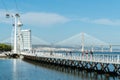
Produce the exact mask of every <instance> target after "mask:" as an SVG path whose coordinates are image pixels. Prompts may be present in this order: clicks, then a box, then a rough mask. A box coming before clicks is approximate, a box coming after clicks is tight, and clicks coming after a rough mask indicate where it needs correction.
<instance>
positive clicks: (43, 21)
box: [22, 12, 70, 26]
mask: <svg viewBox="0 0 120 80" xmlns="http://www.w3.org/2000/svg"><path fill="white" fill-rule="evenodd" d="M22 21H23V24H29V25H35V26H36V25H37V26H39V25H54V24H63V23H66V22H68V21H70V19H68V18H66V17H64V16H62V15H59V14H55V13H45V12H28V13H24V14H22Z"/></svg>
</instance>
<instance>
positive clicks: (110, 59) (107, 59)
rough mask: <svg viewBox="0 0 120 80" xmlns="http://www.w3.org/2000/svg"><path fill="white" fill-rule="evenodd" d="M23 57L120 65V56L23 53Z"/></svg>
mask: <svg viewBox="0 0 120 80" xmlns="http://www.w3.org/2000/svg"><path fill="white" fill-rule="evenodd" d="M21 54H22V55H29V56H36V57H47V58H56V59H65V60H76V61H86V62H98V63H109V64H120V54H79V55H66V54H61V53H52V54H51V53H48V52H44V53H43V52H22V53H21Z"/></svg>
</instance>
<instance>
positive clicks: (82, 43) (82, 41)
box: [81, 32, 84, 52]
mask: <svg viewBox="0 0 120 80" xmlns="http://www.w3.org/2000/svg"><path fill="white" fill-rule="evenodd" d="M81 46H82V49H81V52H83V51H84V33H83V32H82V40H81Z"/></svg>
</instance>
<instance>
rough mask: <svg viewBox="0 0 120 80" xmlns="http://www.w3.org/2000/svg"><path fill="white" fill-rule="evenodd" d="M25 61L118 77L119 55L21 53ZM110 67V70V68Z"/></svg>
mask: <svg viewBox="0 0 120 80" xmlns="http://www.w3.org/2000/svg"><path fill="white" fill-rule="evenodd" d="M21 54H22V55H23V56H24V58H25V59H28V60H33V61H37V62H38V63H39V62H43V63H47V64H52V65H59V66H64V67H71V68H77V69H80V70H87V71H93V72H94V71H95V72H97V73H107V74H112V75H120V54H93V55H91V54H87V55H86V54H84V55H83V54H82V53H79V56H75V55H65V54H60V53H52V54H50V53H40V52H39V53H37V52H29V53H28V52H22V53H21ZM110 66H112V68H111V67H110Z"/></svg>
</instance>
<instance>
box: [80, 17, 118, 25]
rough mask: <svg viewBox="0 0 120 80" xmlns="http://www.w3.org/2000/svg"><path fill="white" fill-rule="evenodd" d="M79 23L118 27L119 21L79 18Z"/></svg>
mask: <svg viewBox="0 0 120 80" xmlns="http://www.w3.org/2000/svg"><path fill="white" fill-rule="evenodd" d="M80 21H82V22H87V23H95V24H103V25H112V26H120V19H117V20H110V19H106V18H101V19H89V18H81V19H80Z"/></svg>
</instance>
